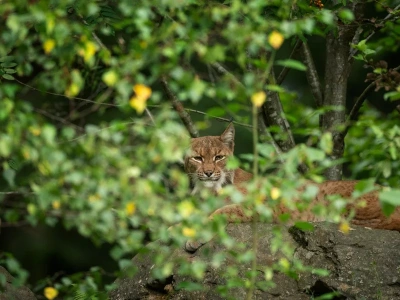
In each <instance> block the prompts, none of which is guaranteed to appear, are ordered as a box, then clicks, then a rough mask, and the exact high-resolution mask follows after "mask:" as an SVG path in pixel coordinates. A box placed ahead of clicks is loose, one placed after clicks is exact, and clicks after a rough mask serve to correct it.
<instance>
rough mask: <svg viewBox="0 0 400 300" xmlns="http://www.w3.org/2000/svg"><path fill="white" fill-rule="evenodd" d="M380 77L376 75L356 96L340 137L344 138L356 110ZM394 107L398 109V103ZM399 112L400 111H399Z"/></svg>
mask: <svg viewBox="0 0 400 300" xmlns="http://www.w3.org/2000/svg"><path fill="white" fill-rule="evenodd" d="M399 69H400V66H397V67H396V68H393V70H394V71H397V70H399ZM380 78H381V77H378V78H377V79H376V80H374V81H373V82H371V83H370V84H369V85H368V86H367V87H366V88H365V90H364V91H363V92H362V93H361V95H360V96H359V97H358V98H357V100H356V103H354V105H353V107H352V109H351V111H350V113H349V116H348V117H347V120H346V127H345V129H344V130H343V132H342V138H343V139H344V138H345V137H346V135H347V133H348V131H349V129H350V126H351V121H355V120H357V115H358V112H359V111H360V108H361V106H362V105H363V104H364V101H365V100H366V99H367V96H368V94H369V93H370V91H371V90H372V88H373V87H374V86H375V85H376V82H377V81H378V80H379V79H380ZM396 109H397V110H398V111H399V109H400V105H398V106H397V107H396ZM399 112H400V111H399Z"/></svg>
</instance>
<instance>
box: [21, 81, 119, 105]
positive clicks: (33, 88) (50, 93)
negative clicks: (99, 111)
mask: <svg viewBox="0 0 400 300" xmlns="http://www.w3.org/2000/svg"><path fill="white" fill-rule="evenodd" d="M14 80H15V81H16V82H18V83H19V84H21V85H23V86H26V87H28V88H30V89H31V90H34V91H37V92H40V93H44V94H48V95H53V96H59V97H63V98H67V99H72V100H79V101H84V102H87V103H94V104H98V105H104V106H112V107H119V106H121V105H120V104H112V103H98V102H96V101H93V100H89V99H85V98H80V97H68V96H66V95H63V94H57V93H52V92H47V91H43V90H39V89H37V88H35V87H33V86H30V85H29V84H26V83H23V82H21V81H19V80H18V79H16V78H14Z"/></svg>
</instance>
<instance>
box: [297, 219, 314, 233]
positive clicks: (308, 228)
mask: <svg viewBox="0 0 400 300" xmlns="http://www.w3.org/2000/svg"><path fill="white" fill-rule="evenodd" d="M294 226H296V227H297V228H299V229H301V230H305V231H312V230H314V225H312V224H311V223H308V222H303V221H298V222H295V223H294Z"/></svg>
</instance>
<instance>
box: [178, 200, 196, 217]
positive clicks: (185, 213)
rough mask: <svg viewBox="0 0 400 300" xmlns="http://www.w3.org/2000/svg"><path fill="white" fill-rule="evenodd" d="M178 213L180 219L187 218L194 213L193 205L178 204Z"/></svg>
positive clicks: (184, 202)
mask: <svg viewBox="0 0 400 300" xmlns="http://www.w3.org/2000/svg"><path fill="white" fill-rule="evenodd" d="M178 211H179V213H180V215H181V216H182V217H184V218H187V217H189V216H190V215H191V214H192V213H193V211H194V206H193V203H192V202H190V201H182V202H181V203H179V204H178Z"/></svg>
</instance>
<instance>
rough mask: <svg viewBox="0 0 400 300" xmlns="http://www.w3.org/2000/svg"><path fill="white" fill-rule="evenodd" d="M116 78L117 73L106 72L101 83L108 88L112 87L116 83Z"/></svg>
mask: <svg viewBox="0 0 400 300" xmlns="http://www.w3.org/2000/svg"><path fill="white" fill-rule="evenodd" d="M117 80H118V76H117V73H115V72H114V71H108V72H106V73H104V74H103V81H104V82H105V83H106V84H107V85H108V86H114V85H115V84H116V83H117Z"/></svg>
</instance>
